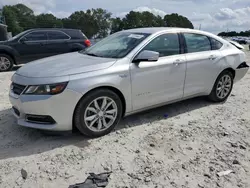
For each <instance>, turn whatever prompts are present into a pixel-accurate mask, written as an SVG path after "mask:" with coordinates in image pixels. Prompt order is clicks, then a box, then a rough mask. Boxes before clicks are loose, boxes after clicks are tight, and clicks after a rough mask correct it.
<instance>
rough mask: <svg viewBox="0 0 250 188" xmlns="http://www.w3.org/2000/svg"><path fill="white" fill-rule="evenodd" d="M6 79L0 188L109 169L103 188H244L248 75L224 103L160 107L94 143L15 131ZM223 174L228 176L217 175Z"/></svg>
mask: <svg viewBox="0 0 250 188" xmlns="http://www.w3.org/2000/svg"><path fill="white" fill-rule="evenodd" d="M248 56H249V58H248V59H249V60H248V62H250V53H249V52H248ZM12 74H13V72H8V73H1V74H0V187H1V188H5V187H7V188H12V187H24V188H34V187H46V188H52V187H53V188H55V187H58V188H59V187H60V188H67V187H68V186H69V185H71V184H74V183H78V182H83V181H84V180H85V178H86V177H87V176H88V173H89V172H95V173H99V172H104V171H109V170H110V171H112V172H113V173H112V175H111V176H110V182H109V185H108V187H111V188H114V187H138V188H144V187H150V188H151V187H152V188H155V187H157V188H161V187H166V188H172V187H177V188H179V187H180V188H196V187H197V188H213V187H224V188H235V187H244V188H249V187H250V178H249V177H250V98H249V96H250V94H249V92H250V72H248V74H247V76H246V77H245V78H244V79H243V80H241V81H240V82H239V83H237V84H236V85H235V87H234V89H233V92H232V95H231V96H230V98H229V99H228V101H227V102H226V103H224V104H211V103H209V102H207V101H205V100H204V99H203V98H196V99H192V100H187V101H184V102H181V103H177V104H172V105H168V106H165V107H162V108H158V109H154V110H151V111H149V112H145V113H142V114H137V115H134V116H131V117H128V118H126V119H125V120H123V121H122V122H121V124H120V125H119V126H118V127H117V129H118V130H117V131H116V132H113V133H111V134H109V135H107V136H104V137H102V138H98V139H87V138H85V137H83V136H81V135H79V134H74V135H66V136H48V135H44V134H43V133H42V132H40V131H38V130H32V129H27V128H24V127H19V126H18V125H16V123H15V119H14V118H13V117H12V115H11V113H10V107H11V106H10V103H9V101H8V90H9V84H10V78H11V75H12ZM165 114H168V118H166V117H164V115H165ZM21 169H25V170H26V171H27V173H28V177H27V179H26V180H24V179H23V178H22V176H21ZM225 170H232V171H233V172H232V173H230V174H229V175H226V176H222V177H218V176H217V173H218V172H220V171H225Z"/></svg>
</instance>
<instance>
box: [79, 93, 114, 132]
mask: <svg viewBox="0 0 250 188" xmlns="http://www.w3.org/2000/svg"><path fill="white" fill-rule="evenodd" d="M117 113H118V108H117V105H116V103H115V101H114V100H113V99H111V98H109V97H106V96H105V97H104V96H103V97H99V98H97V99H94V100H93V101H92V102H90V104H89V105H88V107H87V108H86V110H85V113H84V121H85V124H86V125H87V127H88V128H89V129H90V130H91V131H94V132H100V131H104V130H106V129H108V128H109V127H111V126H112V125H113V123H114V122H115V120H116V117H117Z"/></svg>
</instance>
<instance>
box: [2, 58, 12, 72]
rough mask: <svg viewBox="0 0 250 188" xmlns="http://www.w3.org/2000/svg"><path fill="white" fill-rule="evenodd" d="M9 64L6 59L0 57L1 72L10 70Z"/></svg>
mask: <svg viewBox="0 0 250 188" xmlns="http://www.w3.org/2000/svg"><path fill="white" fill-rule="evenodd" d="M10 66H11V62H10V60H9V59H8V58H6V57H3V56H2V57H0V70H1V71H6V70H8V69H9V68H10Z"/></svg>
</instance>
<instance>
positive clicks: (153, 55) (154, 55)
mask: <svg viewBox="0 0 250 188" xmlns="http://www.w3.org/2000/svg"><path fill="white" fill-rule="evenodd" d="M159 57H160V54H159V52H155V51H149V50H143V51H142V52H141V53H139V54H138V55H137V56H136V57H135V58H134V60H133V62H140V61H158V59H159Z"/></svg>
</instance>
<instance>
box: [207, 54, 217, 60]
mask: <svg viewBox="0 0 250 188" xmlns="http://www.w3.org/2000/svg"><path fill="white" fill-rule="evenodd" d="M216 58H217V57H216V56H215V55H210V56H209V60H215V59H216Z"/></svg>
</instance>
